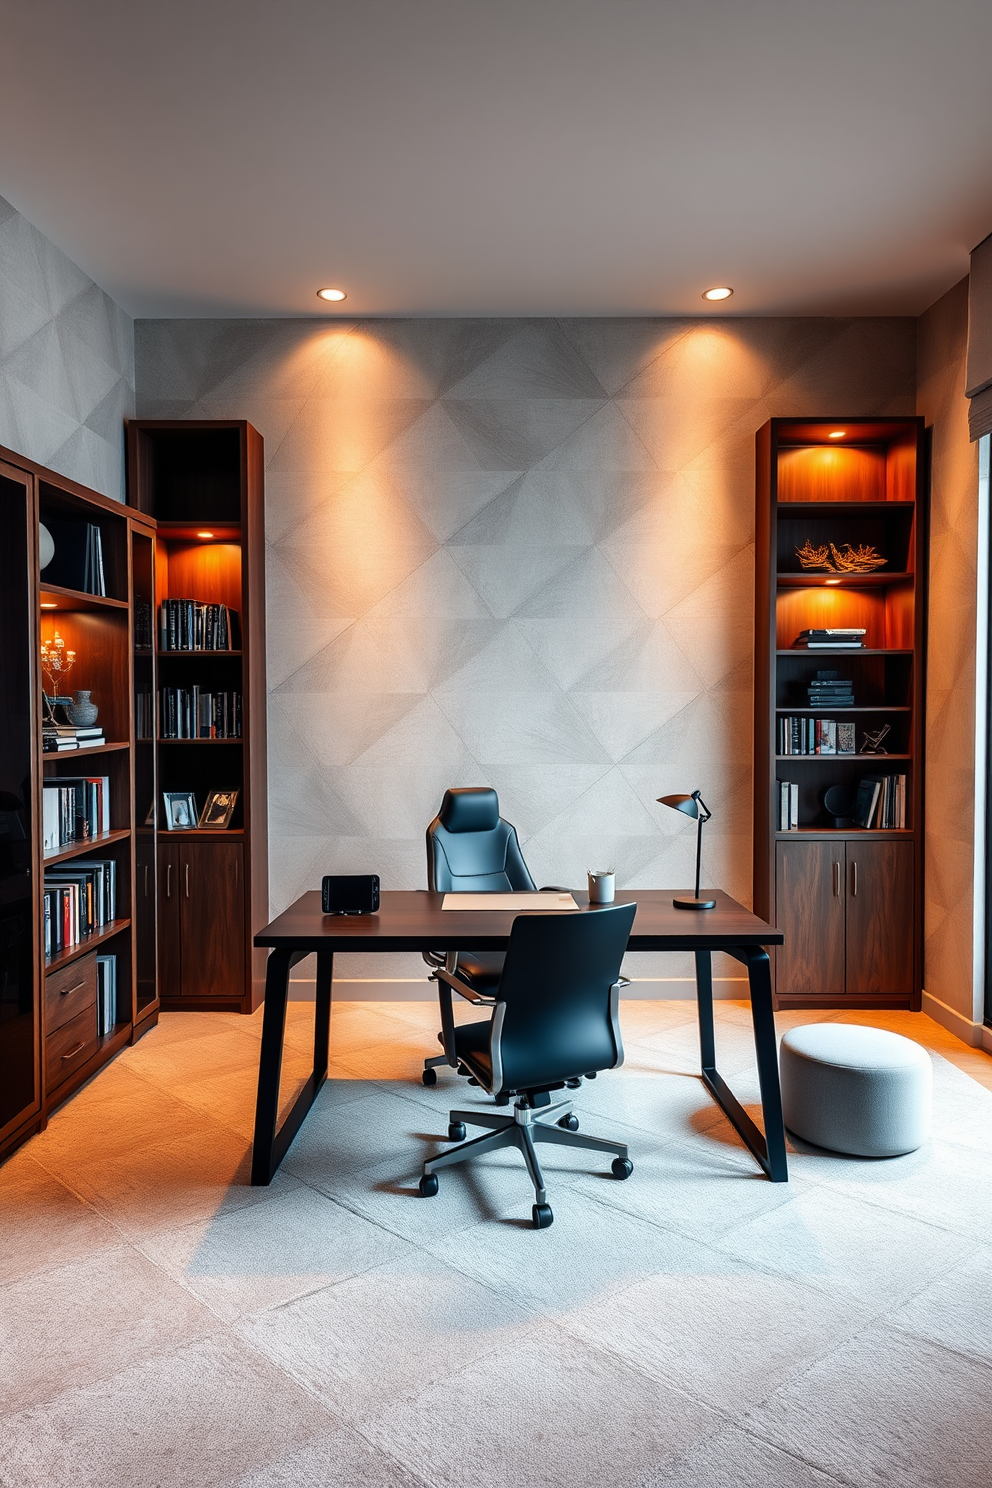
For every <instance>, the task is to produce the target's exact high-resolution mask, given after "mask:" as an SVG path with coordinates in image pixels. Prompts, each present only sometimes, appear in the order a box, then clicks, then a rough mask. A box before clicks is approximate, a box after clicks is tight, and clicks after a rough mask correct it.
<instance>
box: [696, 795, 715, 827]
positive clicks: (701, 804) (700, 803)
mask: <svg viewBox="0 0 992 1488" xmlns="http://www.w3.org/2000/svg"><path fill="white" fill-rule="evenodd" d="M692 798H693V800H694V801H695V802H696V804H697V806H698V807H699V809H700V810H701V811H704V812H705V813H706V814H705V816H702V817H700V821H709V819H710V817H711V816H712V815H713V813H712V811H711V810H710V809H709V807H708V806H707V804H706V802H705V801H704V800H703V798H702V796H701V795H700V794H699V792H698V790H697V791H693V793H692Z"/></svg>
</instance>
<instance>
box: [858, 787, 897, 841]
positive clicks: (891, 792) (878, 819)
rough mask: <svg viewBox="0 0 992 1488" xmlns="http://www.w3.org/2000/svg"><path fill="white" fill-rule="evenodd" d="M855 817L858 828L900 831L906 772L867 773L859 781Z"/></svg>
mask: <svg viewBox="0 0 992 1488" xmlns="http://www.w3.org/2000/svg"><path fill="white" fill-rule="evenodd" d="M854 820H855V821H856V822H857V824H858V826H859V827H875V828H879V827H889V828H893V829H895V830H897V831H898V830H902V829H903V828H904V827H905V825H906V777H905V775H870V776H868V777H867V778H866V779H864V780H861V781H859V783H858V798H857V802H856V804H855V807H854Z"/></svg>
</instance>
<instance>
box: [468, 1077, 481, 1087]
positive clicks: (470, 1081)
mask: <svg viewBox="0 0 992 1488" xmlns="http://www.w3.org/2000/svg"><path fill="white" fill-rule="evenodd" d="M468 1083H469V1084H470V1085H478V1083H479V1082H478V1080H477V1079H476V1078H475V1076H474V1075H469V1077H468Z"/></svg>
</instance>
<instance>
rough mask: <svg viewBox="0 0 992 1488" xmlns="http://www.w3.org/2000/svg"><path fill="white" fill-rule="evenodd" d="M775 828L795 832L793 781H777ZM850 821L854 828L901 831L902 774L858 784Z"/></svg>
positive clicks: (796, 803)
mask: <svg viewBox="0 0 992 1488" xmlns="http://www.w3.org/2000/svg"><path fill="white" fill-rule="evenodd" d="M776 785H777V786H778V828H777V830H778V831H780V832H795V831H798V829H799V786H798V783H797V782H796V781H794V780H778V781H776ZM851 820H852V821H853V822H854V824H855V826H858V827H864V828H865V829H866V830H867V829H873V830H875V831H878V830H880V829H888V830H892V831H903V830H904V829H905V826H906V777H905V775H869V776H866V777H865V779H864V780H860V781H859V782H858V792H857V797H856V800H855V805H854V811H853V813H852V816H851Z"/></svg>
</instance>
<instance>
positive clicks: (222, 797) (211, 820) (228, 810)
mask: <svg viewBox="0 0 992 1488" xmlns="http://www.w3.org/2000/svg"><path fill="white" fill-rule="evenodd" d="M237 800H238V792H237V791H236V790H226V791H223V790H221V791H211V792H210V794H209V795H208V797H207V803H206V805H205V806H204V808H203V810H202V812H201V813H200V820H199V823H198V825H199V826H201V827H206V828H212V829H213V830H214V831H218V832H222V831H224V830H225V829H226V828H227V827H229V826H230V825H231V818H232V817H233V815H234V808H235V806H236V805H237Z"/></svg>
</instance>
